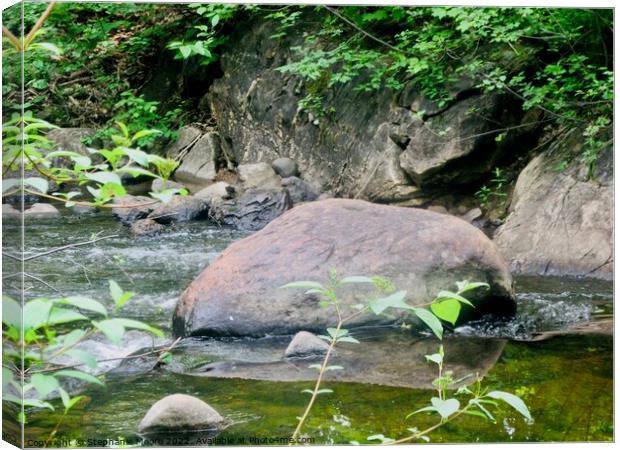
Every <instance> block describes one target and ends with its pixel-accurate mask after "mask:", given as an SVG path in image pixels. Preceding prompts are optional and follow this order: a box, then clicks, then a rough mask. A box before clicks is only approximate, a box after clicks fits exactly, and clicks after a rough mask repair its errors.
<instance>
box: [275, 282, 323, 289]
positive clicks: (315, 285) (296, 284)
mask: <svg viewBox="0 0 620 450" xmlns="http://www.w3.org/2000/svg"><path fill="white" fill-rule="evenodd" d="M287 288H301V289H323V285H322V284H321V283H317V282H316V281H294V282H292V283H288V284H285V285H284V286H280V289H287Z"/></svg>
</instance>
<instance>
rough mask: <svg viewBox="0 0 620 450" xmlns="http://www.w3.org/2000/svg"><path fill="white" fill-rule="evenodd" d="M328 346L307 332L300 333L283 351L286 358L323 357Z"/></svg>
mask: <svg viewBox="0 0 620 450" xmlns="http://www.w3.org/2000/svg"><path fill="white" fill-rule="evenodd" d="M327 349H329V344H328V343H327V342H325V341H324V340H322V339H321V338H319V337H317V336H315V335H314V334H312V333H309V332H308V331H300V332H299V333H297V334H296V335H295V336H293V339H292V340H291V343H290V344H288V347H286V350H285V351H284V356H286V357H287V358H305V357H308V356H317V355H324V354H325V353H327Z"/></svg>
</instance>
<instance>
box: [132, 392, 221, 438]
mask: <svg viewBox="0 0 620 450" xmlns="http://www.w3.org/2000/svg"><path fill="white" fill-rule="evenodd" d="M224 424H225V421H224V418H223V417H222V416H221V415H220V414H219V413H218V412H217V411H216V410H215V409H213V408H212V407H211V406H209V405H208V404H207V403H205V402H203V401H202V400H200V399H199V398H196V397H193V396H191V395H186V394H173V395H168V396H167V397H164V398H162V399H161V400H159V401H157V402H155V404H154V405H153V406H151V409H149V410H148V412H147V413H146V415H145V416H144V418H143V419H142V421H141V422H140V425H138V431H139V432H140V433H161V432H174V431H201V430H215V429H221V428H223V427H224Z"/></svg>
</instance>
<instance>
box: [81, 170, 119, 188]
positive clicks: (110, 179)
mask: <svg viewBox="0 0 620 450" xmlns="http://www.w3.org/2000/svg"><path fill="white" fill-rule="evenodd" d="M84 176H85V177H86V178H88V179H89V180H92V181H96V182H97V183H100V184H106V183H116V184H120V185H121V186H122V185H123V183H122V182H121V178H120V177H119V176H118V175H117V174H116V173H114V172H94V173H86V174H84Z"/></svg>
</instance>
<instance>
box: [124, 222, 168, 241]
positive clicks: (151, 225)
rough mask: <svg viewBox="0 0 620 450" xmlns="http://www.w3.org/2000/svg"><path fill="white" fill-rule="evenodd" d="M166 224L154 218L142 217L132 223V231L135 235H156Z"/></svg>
mask: <svg viewBox="0 0 620 450" xmlns="http://www.w3.org/2000/svg"><path fill="white" fill-rule="evenodd" d="M164 228H165V227H164V226H163V225H162V224H160V223H157V222H155V221H154V220H153V219H140V220H136V221H135V222H134V223H132V224H131V228H130V229H129V231H130V233H131V234H132V235H133V236H135V237H147V236H155V235H157V234H159V233H161V232H162V231H163V230H164Z"/></svg>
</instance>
